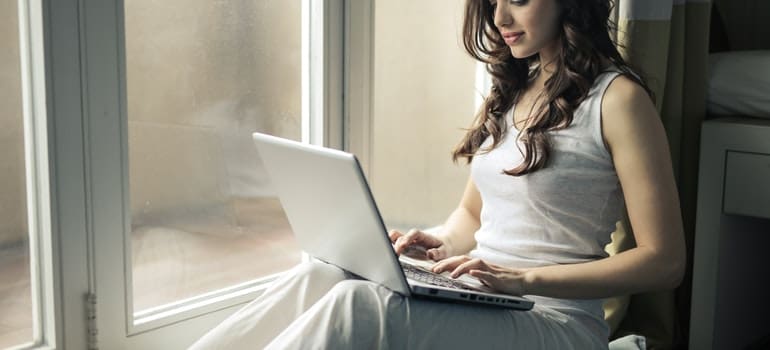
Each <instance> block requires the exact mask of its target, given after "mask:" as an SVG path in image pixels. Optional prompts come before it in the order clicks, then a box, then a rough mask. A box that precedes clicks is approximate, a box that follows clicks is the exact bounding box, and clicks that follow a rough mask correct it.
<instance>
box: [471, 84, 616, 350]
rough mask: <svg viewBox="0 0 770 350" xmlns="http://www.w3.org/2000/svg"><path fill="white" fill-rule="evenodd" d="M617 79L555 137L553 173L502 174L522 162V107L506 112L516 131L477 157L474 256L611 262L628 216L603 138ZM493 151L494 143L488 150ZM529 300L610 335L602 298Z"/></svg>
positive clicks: (594, 93)
mask: <svg viewBox="0 0 770 350" xmlns="http://www.w3.org/2000/svg"><path fill="white" fill-rule="evenodd" d="M618 74H619V73H618V72H614V71H613V72H605V73H602V74H600V75H599V76H598V77H597V78H596V80H595V81H594V85H593V87H592V88H591V90H590V91H589V94H588V96H587V97H586V99H585V100H584V101H583V102H582V103H581V104H580V106H578V108H577V109H576V110H575V112H574V117H573V121H572V124H571V125H570V126H569V127H567V128H565V129H562V130H555V131H549V132H548V136H549V138H550V142H551V147H552V152H551V155H550V158H549V159H548V162H547V164H546V167H544V168H542V169H540V170H538V171H535V172H534V173H530V174H527V175H523V176H519V177H513V176H509V175H506V174H504V173H503V170H507V169H513V168H515V167H516V166H518V165H519V164H521V163H522V160H523V156H522V154H521V152H520V151H519V149H518V148H517V147H516V144H515V143H516V137H517V134H518V133H519V131H518V130H517V129H516V128H515V127H513V125H514V123H513V109H514V108H515V106H514V107H513V108H511V110H509V111H508V112H507V113H506V116H505V118H506V122H507V124H508V125H509V127H508V131H507V133H506V134H505V135H504V139H503V141H502V142H501V143H500V144H499V145H498V146H497V147H496V148H495V149H493V150H492V151H490V152H489V153H483V152H479V153H477V155H476V156H475V157H474V158H473V162H472V163H471V176H472V178H473V181H474V182H475V184H476V187H477V188H478V190H479V193H480V194H481V199H482V203H483V205H482V208H481V227H480V228H479V230H478V231H477V232H476V242H477V246H476V248H475V249H474V250H473V251H471V253H470V256H472V257H478V258H482V259H484V260H486V261H489V262H492V263H495V264H499V265H504V266H510V267H518V268H527V267H538V266H547V265H555V264H575V263H582V262H587V261H592V260H597V259H601V258H604V257H606V256H607V253H606V252H605V251H604V247H605V245H607V243H609V242H610V234H611V233H612V232H613V231H614V230H615V223H616V222H617V221H618V220H619V219H620V217H621V215H622V210H623V194H622V190H621V187H620V183H619V181H618V176H617V173H616V172H615V167H614V165H613V162H612V157H611V156H610V153H609V151H608V149H607V147H606V145H605V143H604V139H603V137H602V130H601V118H602V115H601V101H602V97H603V96H604V91H605V90H606V89H607V86H609V84H610V82H611V81H612V80H613V79H614V78H615V77H617V76H618ZM519 143H520V147H521V149H524V146H523V144H522V143H521V142H520V141H519ZM491 144H492V138H491V137H489V138H487V140H486V141H485V142H484V143H483V144H482V148H481V150H485V149H488V147H489V146H490V145H491ZM528 297H529V298H531V299H533V300H535V302H536V303H538V304H540V305H543V306H548V307H551V308H553V309H556V310H558V311H561V312H564V313H566V314H568V315H571V316H573V317H576V318H578V319H579V320H582V321H584V324H586V326H588V327H589V328H590V329H591V330H592V331H593V332H594V333H595V334H596V335H597V336H601V337H605V338H606V337H608V336H609V334H608V333H609V328H608V327H607V324H606V322H605V321H604V311H603V309H602V303H603V300H602V299H594V300H566V299H554V298H545V297H538V296H528Z"/></svg>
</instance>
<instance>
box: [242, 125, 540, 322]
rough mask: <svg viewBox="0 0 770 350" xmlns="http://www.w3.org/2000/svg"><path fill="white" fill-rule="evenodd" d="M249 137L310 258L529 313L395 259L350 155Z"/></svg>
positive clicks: (436, 294)
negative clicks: (252, 140) (252, 139)
mask: <svg viewBox="0 0 770 350" xmlns="http://www.w3.org/2000/svg"><path fill="white" fill-rule="evenodd" d="M253 138H254V143H255V144H256V147H257V151H258V153H259V155H260V158H261V160H262V163H263V164H264V168H265V169H266V170H267V173H268V176H269V177H270V180H271V181H272V185H273V188H274V190H275V191H276V193H277V195H278V197H279V198H280V201H281V204H282V205H283V208H284V211H285V212H286V216H287V218H288V220H289V223H290V224H291V227H292V230H293V231H294V235H295V236H296V238H297V241H298V243H299V245H300V246H301V247H302V248H303V249H304V250H305V252H307V253H308V254H310V255H311V256H313V257H314V258H316V259H318V260H321V261H323V262H326V263H329V264H333V265H336V266H338V267H340V268H342V269H344V270H346V271H348V272H350V273H352V274H355V275H357V276H359V277H361V278H363V279H366V280H369V281H372V282H376V283H379V284H381V285H383V286H385V287H387V288H389V289H390V290H392V291H394V292H397V293H400V294H402V295H405V296H410V297H422V298H432V299H441V300H444V301H456V302H463V303H474V304H482V305H492V306H500V307H505V308H511V309H517V310H529V309H532V306H533V305H534V302H533V301H531V300H529V299H527V298H524V297H517V296H511V295H507V294H500V293H494V292H493V291H492V290H491V289H489V288H487V287H486V286H484V285H483V284H481V283H480V282H479V281H478V280H477V279H475V278H473V277H471V276H467V275H464V276H462V278H458V279H457V280H455V279H451V278H448V277H447V276H446V275H448V273H445V274H444V275H439V274H434V273H433V272H430V271H429V268H428V267H430V266H431V265H432V264H433V262H431V261H425V260H419V259H413V258H409V257H408V256H407V255H406V254H402V255H401V257H399V256H397V255H396V253H395V251H394V250H393V246H392V245H391V242H390V239H389V238H388V232H387V230H386V228H385V225H384V223H383V221H382V217H381V216H380V213H379V211H378V210H377V205H376V204H375V202H374V198H373V196H372V193H371V191H370V189H369V186H368V184H367V181H366V178H365V177H364V174H363V172H362V171H361V166H360V165H359V163H358V160H357V159H356V157H355V155H353V154H350V153H346V152H342V151H339V150H334V149H330V148H324V147H320V146H314V145H308V144H303V143H300V142H296V141H291V140H287V139H283V138H278V137H274V136H270V135H265V134H261V133H254V134H253ZM407 274H409V278H407ZM418 279H419V280H418ZM431 280H432V281H431Z"/></svg>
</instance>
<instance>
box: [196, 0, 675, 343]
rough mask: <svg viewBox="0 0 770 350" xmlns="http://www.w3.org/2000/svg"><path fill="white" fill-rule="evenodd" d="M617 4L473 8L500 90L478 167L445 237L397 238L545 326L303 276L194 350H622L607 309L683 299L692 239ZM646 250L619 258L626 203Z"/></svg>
mask: <svg viewBox="0 0 770 350" xmlns="http://www.w3.org/2000/svg"><path fill="white" fill-rule="evenodd" d="M609 13H610V4H609V0H510V1H502V0H500V1H497V0H468V1H467V4H466V9H465V20H464V28H463V36H464V43H465V47H466V49H467V51H468V52H469V53H470V54H471V55H472V56H473V57H475V58H476V59H479V60H481V61H482V62H485V63H486V64H487V67H488V71H489V72H490V73H491V74H492V77H493V87H492V89H491V91H490V95H489V96H488V98H487V99H486V101H485V104H484V106H483V107H482V108H481V110H480V111H479V113H478V116H477V120H476V122H475V124H474V126H473V127H471V129H469V131H468V132H467V134H466V136H465V137H464V139H463V140H462V141H461V142H460V144H459V145H458V147H457V148H456V149H455V152H454V159H455V160H457V159H458V158H466V159H467V160H468V161H469V162H470V163H471V177H470V179H469V180H468V183H467V186H466V189H465V193H464V195H463V198H462V200H461V202H460V205H459V206H458V208H457V209H456V210H455V211H454V212H453V213H452V214H451V215H450V216H449V218H448V219H447V221H446V222H445V224H444V225H443V226H442V228H441V230H440V231H439V232H437V233H434V234H429V233H426V232H423V231H420V230H411V231H410V232H408V233H405V234H404V233H402V232H398V231H392V232H391V233H390V238H391V240H392V242H393V244H394V249H395V250H396V252H397V253H399V254H400V253H403V252H405V250H406V249H408V248H410V247H415V246H421V247H423V248H425V249H426V250H427V255H428V257H429V258H431V259H433V260H435V261H437V263H436V264H435V265H434V268H433V269H434V271H436V272H443V271H451V274H452V275H453V276H460V275H462V274H468V275H470V276H472V277H475V278H477V279H479V280H480V281H481V282H482V283H484V284H485V285H487V286H489V287H491V288H492V289H495V290H497V291H499V292H503V293H509V294H514V295H527V296H528V297H529V298H531V299H533V300H535V302H536V305H535V308H534V309H533V310H531V311H529V312H521V311H509V310H503V309H494V308H485V307H475V306H466V305H451V306H449V305H447V304H442V303H435V302H431V301H424V300H417V299H410V298H405V297H403V296H401V295H398V294H396V293H393V292H391V291H389V290H387V289H386V288H384V287H382V286H378V285H376V284H374V283H372V282H368V281H360V280H353V279H350V278H349V277H350V276H348V275H347V274H346V273H345V272H344V271H342V270H340V269H339V268H336V267H334V266H330V265H326V264H322V263H307V264H303V265H300V266H298V267H297V268H295V269H294V270H292V271H291V272H289V273H287V274H286V276H284V277H283V278H282V279H280V280H279V281H277V282H275V283H274V284H273V285H272V286H271V288H270V290H269V291H268V292H266V293H265V294H264V295H263V296H261V297H259V298H257V299H256V300H255V301H254V302H252V303H251V304H249V305H248V306H246V307H245V308H244V309H242V310H241V311H239V312H238V313H236V314H235V315H233V316H231V317H230V318H229V319H227V320H226V321H225V322H223V323H222V324H221V325H219V326H218V327H217V328H215V329H214V330H212V331H211V332H210V333H209V334H207V335H206V336H204V337H203V338H202V339H201V340H200V341H199V342H198V343H196V345H194V348H200V349H212V348H221V349H256V348H263V347H269V348H316V347H319V348H356V349H358V348H366V349H368V348H376V347H382V348H399V349H404V348H425V347H429V348H466V347H472V346H479V345H481V346H483V347H485V348H523V349H535V348H544V349H567V348H575V349H589V348H606V347H607V337H608V335H609V334H608V327H607V325H606V323H605V322H604V319H603V313H602V298H605V297H610V296H615V295H624V294H631V293H638V292H642V291H649V290H656V289H670V288H674V287H675V286H677V285H678V284H679V282H680V280H681V278H682V274H683V270H684V265H685V263H684V259H685V258H684V255H685V253H684V238H683V233H682V223H681V217H680V209H679V203H678V198H677V189H676V186H675V183H674V179H673V171H672V169H671V161H670V157H669V150H668V145H667V142H666V137H665V132H664V130H663V127H662V125H661V122H660V120H659V118H658V115H657V112H656V109H655V107H654V105H653V102H652V100H651V97H650V94H649V93H648V89H647V88H646V85H645V84H644V82H643V81H641V80H640V79H639V78H638V77H637V76H636V75H635V74H633V73H632V72H631V70H630V69H629V68H628V66H627V65H626V63H625V62H624V61H623V59H622V58H621V57H620V55H619V54H618V52H617V50H616V48H615V46H614V45H613V44H612V42H611V39H610V38H609V34H608V33H609V28H608V17H609ZM624 203H625V207H626V209H627V211H628V214H629V218H630V222H631V225H632V227H633V229H634V233H635V238H636V242H637V246H636V247H635V248H633V249H630V250H628V251H625V252H622V253H619V254H617V255H614V256H612V257H607V254H606V253H605V252H604V249H603V248H604V246H605V245H606V244H607V243H608V242H609V241H610V233H611V232H613V231H614V229H615V223H616V221H617V220H619V219H620V217H621V214H622V211H623V204H624Z"/></svg>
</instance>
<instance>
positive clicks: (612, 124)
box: [601, 73, 661, 145]
mask: <svg viewBox="0 0 770 350" xmlns="http://www.w3.org/2000/svg"><path fill="white" fill-rule="evenodd" d="M601 113H602V131H603V134H604V138H605V141H606V142H607V143H608V144H609V145H612V143H613V141H614V140H619V139H622V138H624V137H628V136H629V135H630V134H633V133H634V132H635V131H636V132H638V131H639V130H640V129H647V128H650V127H658V126H659V125H660V124H661V121H660V117H659V116H658V112H657V108H656V107H655V104H654V103H653V102H652V99H651V98H650V96H649V95H648V93H647V90H646V89H645V88H644V87H642V85H640V84H639V83H638V82H637V81H636V80H634V79H633V78H631V77H629V76H628V75H626V74H625V73H623V74H617V75H616V76H615V77H614V78H613V79H612V81H611V82H610V83H609V85H608V86H607V89H606V90H605V92H604V96H603V98H602V103H601Z"/></svg>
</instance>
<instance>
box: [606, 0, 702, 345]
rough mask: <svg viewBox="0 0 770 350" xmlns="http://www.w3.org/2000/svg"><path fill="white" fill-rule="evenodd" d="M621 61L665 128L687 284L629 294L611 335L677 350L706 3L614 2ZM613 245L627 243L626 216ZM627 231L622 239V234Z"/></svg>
mask: <svg viewBox="0 0 770 350" xmlns="http://www.w3.org/2000/svg"><path fill="white" fill-rule="evenodd" d="M615 1H616V4H615V5H616V11H617V12H616V14H615V15H616V23H617V27H618V31H617V33H615V35H616V38H617V42H618V46H619V49H620V52H621V54H622V55H623V57H624V58H625V59H626V60H627V61H628V62H629V63H630V64H631V65H632V66H633V67H634V68H636V69H637V70H638V71H639V72H640V73H641V74H642V75H643V76H644V77H645V78H646V79H647V82H648V84H649V85H650V88H651V89H652V90H653V92H654V93H655V96H656V105H657V107H658V111H659V112H660V116H661V118H662V121H663V125H664V127H665V128H666V132H667V136H668V141H669V145H670V148H671V158H672V161H673V163H674V164H673V165H674V172H675V176H676V180H677V185H678V189H679V196H680V201H681V207H682V217H683V220H684V227H685V236H686V241H687V252H688V263H687V274H686V276H685V281H684V282H683V283H682V285H681V286H680V287H679V288H678V289H677V290H675V291H666V292H656V293H646V294H639V295H633V296H631V298H630V301H629V304H628V305H627V312H626V315H625V317H623V318H622V321H621V322H620V324H619V326H618V327H619V329H618V330H617V332H616V333H615V336H620V335H623V334H628V333H636V334H642V335H645V336H646V337H647V338H648V347H649V348H653V349H654V348H658V349H667V348H680V347H683V346H684V344H686V337H687V333H688V331H689V316H690V311H689V304H690V290H691V275H692V273H691V271H692V252H693V240H694V232H695V204H696V194H697V183H698V157H699V144H700V126H701V122H702V121H703V119H704V117H705V114H706V93H707V90H706V89H707V77H708V43H709V21H710V16H711V3H710V1H709V0H615ZM619 228H620V229H619V230H618V232H616V233H615V235H616V236H619V237H616V238H618V239H617V243H613V244H615V245H620V246H628V245H629V243H628V242H629V241H633V236H632V234H633V233H632V232H631V228H630V226H629V225H628V218H627V217H626V219H625V220H624V222H623V223H622V225H619ZM626 233H628V234H626Z"/></svg>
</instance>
